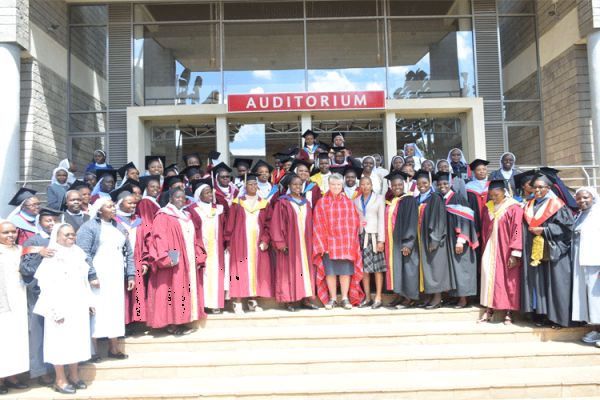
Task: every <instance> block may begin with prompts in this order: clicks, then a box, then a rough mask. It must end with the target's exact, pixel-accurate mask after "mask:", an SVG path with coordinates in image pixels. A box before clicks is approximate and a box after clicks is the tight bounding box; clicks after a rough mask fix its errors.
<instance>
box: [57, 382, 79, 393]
mask: <svg viewBox="0 0 600 400" xmlns="http://www.w3.org/2000/svg"><path fill="white" fill-rule="evenodd" d="M54 391H55V392H58V393H61V394H75V393H76V392H77V391H76V390H75V388H74V387H73V386H72V385H69V384H68V383H67V384H66V385H65V386H63V387H60V386H58V385H54Z"/></svg>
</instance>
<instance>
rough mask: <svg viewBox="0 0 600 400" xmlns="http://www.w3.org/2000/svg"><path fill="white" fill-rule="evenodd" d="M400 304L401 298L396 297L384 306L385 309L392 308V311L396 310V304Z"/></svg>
mask: <svg viewBox="0 0 600 400" xmlns="http://www.w3.org/2000/svg"><path fill="white" fill-rule="evenodd" d="M400 303H402V297H400V296H396V298H395V299H394V300H392V301H390V302H389V303H388V304H387V305H386V307H387V308H392V309H393V308H396V306H397V305H398V304H400Z"/></svg>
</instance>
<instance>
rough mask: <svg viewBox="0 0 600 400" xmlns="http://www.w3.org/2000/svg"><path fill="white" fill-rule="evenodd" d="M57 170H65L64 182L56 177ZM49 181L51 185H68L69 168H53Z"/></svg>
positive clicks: (65, 186)
mask: <svg viewBox="0 0 600 400" xmlns="http://www.w3.org/2000/svg"><path fill="white" fill-rule="evenodd" d="M58 171H65V172H66V173H67V180H66V181H65V183H60V182H59V181H58V179H56V173H57V172H58ZM50 183H51V184H52V185H58V186H62V187H64V188H68V187H69V170H68V169H67V168H63V167H60V166H59V167H58V168H54V170H53V171H52V179H51V180H50Z"/></svg>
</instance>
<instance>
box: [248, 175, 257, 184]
mask: <svg viewBox="0 0 600 400" xmlns="http://www.w3.org/2000/svg"><path fill="white" fill-rule="evenodd" d="M257 180H258V176H256V175H255V174H247V175H246V182H248V181H257Z"/></svg>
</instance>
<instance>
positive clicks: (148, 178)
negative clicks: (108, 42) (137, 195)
mask: <svg viewBox="0 0 600 400" xmlns="http://www.w3.org/2000/svg"><path fill="white" fill-rule="evenodd" d="M151 181H156V182H158V184H159V185H160V176H159V175H146V176H142V177H141V178H140V188H141V189H142V192H143V191H144V190H146V187H148V184H149V183H150V182H151Z"/></svg>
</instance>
